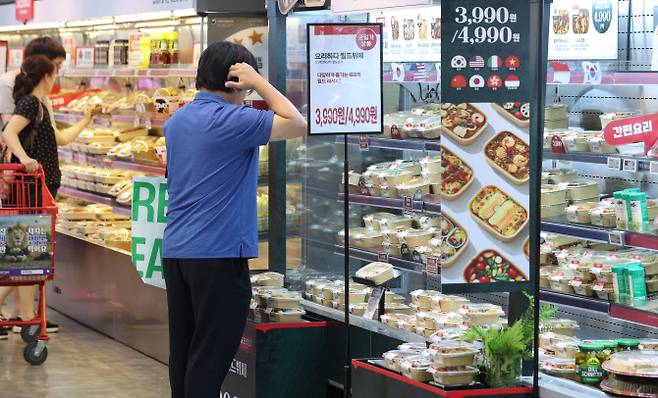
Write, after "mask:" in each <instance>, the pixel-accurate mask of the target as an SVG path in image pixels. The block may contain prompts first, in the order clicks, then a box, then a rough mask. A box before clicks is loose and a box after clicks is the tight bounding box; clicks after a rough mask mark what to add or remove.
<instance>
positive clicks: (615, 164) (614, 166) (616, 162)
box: [608, 157, 621, 171]
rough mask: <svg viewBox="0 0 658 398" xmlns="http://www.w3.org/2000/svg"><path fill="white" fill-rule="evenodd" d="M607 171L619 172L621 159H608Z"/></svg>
mask: <svg viewBox="0 0 658 398" xmlns="http://www.w3.org/2000/svg"><path fill="white" fill-rule="evenodd" d="M608 170H613V171H619V170H621V158H613V157H610V158H608Z"/></svg>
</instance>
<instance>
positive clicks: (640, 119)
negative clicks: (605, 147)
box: [603, 114, 658, 153]
mask: <svg viewBox="0 0 658 398" xmlns="http://www.w3.org/2000/svg"><path fill="white" fill-rule="evenodd" d="M603 138H604V139H605V142H607V143H608V144H610V145H615V146H617V145H624V144H632V143H634V142H644V152H645V153H646V152H647V151H648V150H649V149H651V147H652V146H653V144H655V143H656V139H658V114H653V115H642V116H636V117H629V118H626V119H622V120H613V121H612V122H610V123H608V125H607V126H605V130H604V131H603Z"/></svg>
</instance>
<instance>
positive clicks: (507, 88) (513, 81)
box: [442, 0, 529, 103]
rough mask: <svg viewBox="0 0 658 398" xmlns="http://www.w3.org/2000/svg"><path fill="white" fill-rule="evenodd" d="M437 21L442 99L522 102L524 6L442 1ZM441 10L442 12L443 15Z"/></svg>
mask: <svg viewBox="0 0 658 398" xmlns="http://www.w3.org/2000/svg"><path fill="white" fill-rule="evenodd" d="M445 3H447V4H444V5H443V6H444V8H445V9H447V11H448V12H447V13H446V15H444V19H443V29H444V31H443V33H442V35H443V37H444V38H446V39H447V40H449V43H446V44H445V45H444V47H443V49H442V63H443V64H444V65H446V67H444V69H443V74H442V82H443V94H444V100H447V101H450V102H455V103H458V102H462V101H468V100H469V99H470V98H471V97H470V96H472V95H474V94H475V93H477V95H478V100H480V101H482V100H484V101H491V102H503V101H516V100H519V99H526V98H528V93H529V87H527V84H526V83H525V81H524V78H523V77H524V76H526V74H527V70H528V65H526V64H527V62H526V61H525V60H527V59H528V48H527V46H526V45H524V43H523V41H524V40H527V39H528V30H529V26H528V23H529V22H528V6H527V4H524V5H522V6H520V7H519V6H518V4H513V3H512V2H510V1H505V0H494V1H489V2H487V3H486V6H482V5H481V4H477V5H476V2H474V1H472V0H471V1H466V2H464V1H456V0H448V1H446V2H445ZM444 12H445V11H444Z"/></svg>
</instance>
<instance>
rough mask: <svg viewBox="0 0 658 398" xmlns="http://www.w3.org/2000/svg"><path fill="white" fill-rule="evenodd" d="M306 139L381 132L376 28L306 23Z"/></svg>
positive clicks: (379, 50)
mask: <svg viewBox="0 0 658 398" xmlns="http://www.w3.org/2000/svg"><path fill="white" fill-rule="evenodd" d="M307 30H308V32H307V33H308V51H307V54H308V55H307V56H308V77H309V78H308V95H309V107H308V112H309V113H308V120H309V123H308V126H309V134H310V135H319V134H381V133H382V131H383V127H384V126H383V96H382V81H383V80H382V78H383V74H382V36H381V33H382V25H381V24H372V23H371V24H308V26H307Z"/></svg>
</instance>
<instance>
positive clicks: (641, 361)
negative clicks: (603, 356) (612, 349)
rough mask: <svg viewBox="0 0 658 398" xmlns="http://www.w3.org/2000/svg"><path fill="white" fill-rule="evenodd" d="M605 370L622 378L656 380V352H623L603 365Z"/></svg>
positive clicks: (657, 368)
mask: <svg viewBox="0 0 658 398" xmlns="http://www.w3.org/2000/svg"><path fill="white" fill-rule="evenodd" d="M603 367H604V369H605V370H607V371H609V372H611V373H615V374H620V375H624V376H634V377H651V378H658V352H657V351H624V352H617V353H615V354H613V355H612V356H611V357H610V359H609V360H608V361H607V362H605V363H604V364H603Z"/></svg>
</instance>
